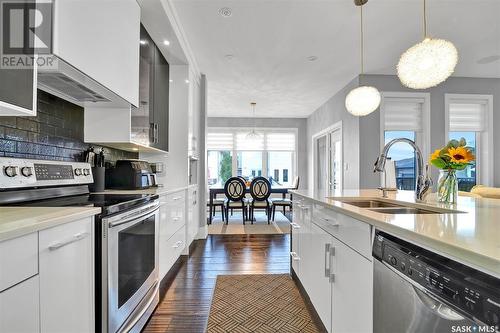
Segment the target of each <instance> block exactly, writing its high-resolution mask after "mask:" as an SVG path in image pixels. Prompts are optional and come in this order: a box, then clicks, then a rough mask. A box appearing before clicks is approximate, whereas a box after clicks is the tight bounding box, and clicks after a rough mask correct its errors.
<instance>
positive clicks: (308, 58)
mask: <svg viewBox="0 0 500 333" xmlns="http://www.w3.org/2000/svg"><path fill="white" fill-rule="evenodd" d="M306 59H307V60H308V61H316V60H318V57H316V56H309V57H307V58H306Z"/></svg>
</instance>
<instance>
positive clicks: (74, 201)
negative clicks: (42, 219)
mask: <svg viewBox="0 0 500 333" xmlns="http://www.w3.org/2000/svg"><path fill="white" fill-rule="evenodd" d="M157 198H158V196H157V195H150V194H84V195H74V196H68V197H60V198H54V199H46V200H38V201H31V202H23V203H19V204H15V205H16V206H24V207H72V206H75V207H80V206H89V207H101V208H102V214H103V215H110V214H114V213H118V212H122V211H124V210H127V209H130V208H134V207H135V206H138V205H141V204H145V203H147V202H149V201H151V200H154V199H157Z"/></svg>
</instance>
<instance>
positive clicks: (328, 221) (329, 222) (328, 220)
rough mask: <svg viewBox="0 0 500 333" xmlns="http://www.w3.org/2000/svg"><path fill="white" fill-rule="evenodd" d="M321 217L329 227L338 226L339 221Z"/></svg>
mask: <svg viewBox="0 0 500 333" xmlns="http://www.w3.org/2000/svg"><path fill="white" fill-rule="evenodd" d="M321 219H322V220H323V221H325V222H327V223H328V225H329V226H330V227H340V223H338V222H337V220H330V219H327V218H326V217H322V218H321Z"/></svg>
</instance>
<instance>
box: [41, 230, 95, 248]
mask: <svg viewBox="0 0 500 333" xmlns="http://www.w3.org/2000/svg"><path fill="white" fill-rule="evenodd" d="M88 235H89V233H88V232H80V233H78V234H75V235H73V237H71V238H70V239H67V240H65V241H62V242H57V243H54V244H52V245H50V246H49V251H55V250H57V249H60V248H61V247H63V246H66V245H69V244H71V243H74V242H78V241H79V240H82V239H84V238H85V237H87V236H88Z"/></svg>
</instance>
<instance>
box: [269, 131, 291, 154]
mask: <svg viewBox="0 0 500 333" xmlns="http://www.w3.org/2000/svg"><path fill="white" fill-rule="evenodd" d="M266 149H267V150H279V151H295V134H294V133H268V134H267V135H266Z"/></svg>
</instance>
